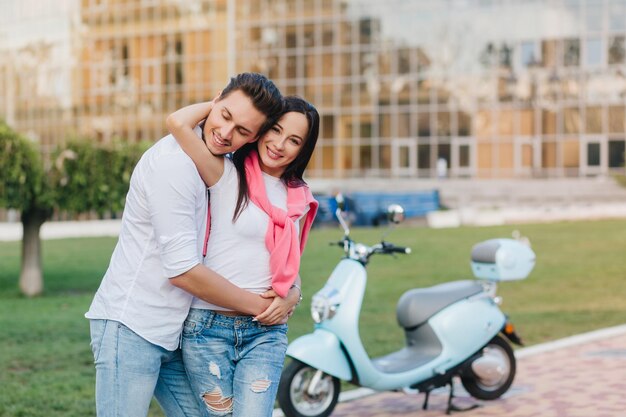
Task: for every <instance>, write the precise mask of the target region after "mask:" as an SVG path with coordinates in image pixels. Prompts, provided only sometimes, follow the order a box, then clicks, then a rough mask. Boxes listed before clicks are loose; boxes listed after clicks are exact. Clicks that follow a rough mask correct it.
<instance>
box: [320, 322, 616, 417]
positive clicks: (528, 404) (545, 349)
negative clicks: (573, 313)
mask: <svg viewBox="0 0 626 417" xmlns="http://www.w3.org/2000/svg"><path fill="white" fill-rule="evenodd" d="M517 356H518V361H517V364H518V369H517V376H516V378H515V381H514V383H513V386H512V387H511V390H509V392H508V393H507V394H505V396H504V397H502V398H500V399H498V400H495V401H477V400H474V399H472V398H471V397H468V396H467V394H466V393H465V392H464V391H462V388H460V387H459V388H455V393H456V395H457V396H458V397H457V398H456V399H455V401H454V403H455V404H456V405H458V406H468V405H472V404H479V405H480V407H479V408H476V409H474V410H471V411H466V412H462V413H453V415H457V416H459V417H487V416H489V417H626V326H618V327H615V328H610V329H605V330H603V331H598V332H592V333H589V334H586V335H581V336H577V337H573V338H568V339H563V340H561V341H557V342H556V343H551V344H546V345H540V346H537V347H531V348H528V349H522V350H521V351H519V353H518V354H517ZM459 386H460V384H459ZM447 399H448V395H447V391H443V390H438V391H437V392H433V393H432V394H431V396H430V400H429V407H428V410H422V404H423V401H424V395H423V394H415V395H410V394H404V393H382V394H374V395H371V396H367V397H364V398H360V399H357V400H353V401H349V402H344V403H341V404H339V405H338V406H337V408H336V409H335V411H334V412H333V414H332V417H347V416H358V417H374V416H376V417H391V416H394V417H402V416H411V417H414V416H421V417H434V416H445V413H446V405H447Z"/></svg>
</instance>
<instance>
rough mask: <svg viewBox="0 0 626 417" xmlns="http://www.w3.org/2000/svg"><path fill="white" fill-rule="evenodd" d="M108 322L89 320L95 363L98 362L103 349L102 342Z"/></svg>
mask: <svg viewBox="0 0 626 417" xmlns="http://www.w3.org/2000/svg"><path fill="white" fill-rule="evenodd" d="M108 322H109V321H108V320H94V319H92V320H89V331H90V333H91V342H90V345H91V352H92V353H93V361H94V362H97V361H98V358H99V357H100V350H101V349H102V341H103V340H104V333H105V332H106V329H107V323H108Z"/></svg>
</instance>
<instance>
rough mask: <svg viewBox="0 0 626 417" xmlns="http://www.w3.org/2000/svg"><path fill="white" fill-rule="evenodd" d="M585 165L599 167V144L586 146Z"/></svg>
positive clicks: (594, 143)
mask: <svg viewBox="0 0 626 417" xmlns="http://www.w3.org/2000/svg"><path fill="white" fill-rule="evenodd" d="M587 165H588V166H590V167H599V166H600V144H599V143H597V142H593V143H588V144H587Z"/></svg>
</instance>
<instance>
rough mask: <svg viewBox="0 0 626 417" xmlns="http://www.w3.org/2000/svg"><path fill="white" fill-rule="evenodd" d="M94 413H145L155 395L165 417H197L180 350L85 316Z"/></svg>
mask: <svg viewBox="0 0 626 417" xmlns="http://www.w3.org/2000/svg"><path fill="white" fill-rule="evenodd" d="M90 327H91V349H92V351H93V356H94V360H95V363H96V411H97V414H98V417H145V416H146V415H147V414H148V408H149V407H150V401H151V399H152V396H155V397H156V399H157V401H158V402H159V405H160V406H161V408H163V411H164V412H165V415H166V416H167V417H200V416H202V404H201V403H200V402H199V401H198V399H197V397H196V396H195V395H193V393H192V391H191V386H190V385H189V379H188V378H187V375H186V374H185V369H184V366H183V362H182V354H181V351H180V349H178V350H175V351H173V352H172V351H169V350H166V349H164V348H162V347H161V346H157V345H155V344H153V343H150V342H148V341H147V340H145V339H144V338H142V337H140V336H138V335H137V334H136V333H135V332H133V331H132V330H130V329H129V328H128V327H126V326H124V325H123V324H121V323H119V322H117V321H112V320H90Z"/></svg>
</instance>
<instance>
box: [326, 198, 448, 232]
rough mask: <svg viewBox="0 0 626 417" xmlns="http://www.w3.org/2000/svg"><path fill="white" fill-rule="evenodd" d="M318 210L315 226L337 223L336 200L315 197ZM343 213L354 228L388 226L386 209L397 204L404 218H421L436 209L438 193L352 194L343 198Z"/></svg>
mask: <svg viewBox="0 0 626 417" xmlns="http://www.w3.org/2000/svg"><path fill="white" fill-rule="evenodd" d="M315 198H316V199H317V201H319V203H320V208H319V211H318V214H317V217H316V219H315V223H316V224H320V225H321V224H330V223H336V222H337V220H336V219H335V209H336V208H337V204H336V202H335V198H334V197H333V196H329V195H316V196H315ZM344 198H345V200H346V210H347V211H348V213H349V216H350V220H351V223H352V224H353V225H355V226H378V225H380V224H383V223H386V222H387V217H386V213H387V206H389V205H390V204H400V205H401V206H402V207H403V208H404V213H405V216H406V218H411V217H423V216H425V215H426V214H427V213H428V212H431V211H435V210H438V209H439V191H437V190H429V191H413V192H395V193H382V192H354V193H350V194H345V195H344Z"/></svg>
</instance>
